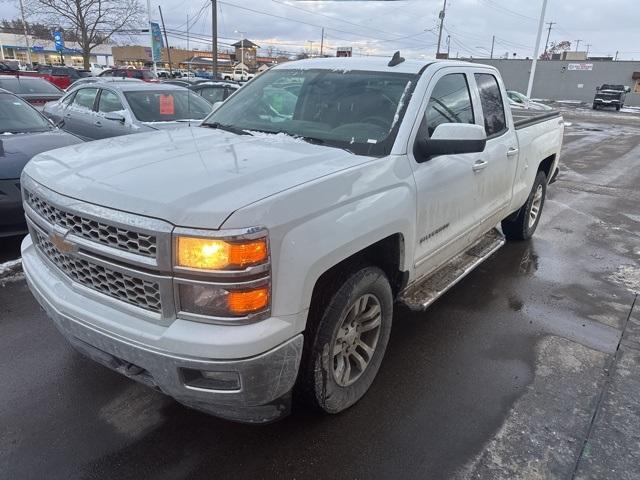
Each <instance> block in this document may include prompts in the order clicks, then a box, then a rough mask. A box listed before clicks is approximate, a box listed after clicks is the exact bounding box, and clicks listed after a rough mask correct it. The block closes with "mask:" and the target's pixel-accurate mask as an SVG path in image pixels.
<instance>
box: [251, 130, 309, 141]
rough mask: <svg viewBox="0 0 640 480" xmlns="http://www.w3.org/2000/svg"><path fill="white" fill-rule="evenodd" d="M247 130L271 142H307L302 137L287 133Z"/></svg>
mask: <svg viewBox="0 0 640 480" xmlns="http://www.w3.org/2000/svg"><path fill="white" fill-rule="evenodd" d="M245 132H249V133H250V134H251V135H253V136H254V137H257V138H260V139H264V140H268V141H269V142H270V143H305V142H304V140H302V139H301V138H297V137H295V136H291V135H287V134H286V133H282V132H280V133H266V132H257V131H255V130H245Z"/></svg>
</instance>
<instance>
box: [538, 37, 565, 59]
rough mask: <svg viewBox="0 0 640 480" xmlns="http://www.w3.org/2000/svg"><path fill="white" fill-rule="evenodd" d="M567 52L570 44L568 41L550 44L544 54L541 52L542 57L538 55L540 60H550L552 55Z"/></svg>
mask: <svg viewBox="0 0 640 480" xmlns="http://www.w3.org/2000/svg"><path fill="white" fill-rule="evenodd" d="M568 50H571V42H570V41H568V40H563V41H561V42H551V45H550V46H549V49H548V50H547V51H545V52H542V55H540V60H551V59H552V58H553V55H554V54H556V53H562V52H566V51H568Z"/></svg>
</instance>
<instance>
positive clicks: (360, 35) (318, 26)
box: [218, 0, 395, 42]
mask: <svg viewBox="0 0 640 480" xmlns="http://www.w3.org/2000/svg"><path fill="white" fill-rule="evenodd" d="M218 3H221V4H223V5H227V6H229V7H233V8H238V9H240V10H246V11H248V12H252V13H257V14H259V15H265V16H268V17H273V18H279V19H281V20H287V21H289V22H295V23H300V24H303V25H309V26H312V27H316V28H322V27H324V28H325V29H326V30H332V31H334V32H340V33H346V34H347V35H352V36H355V37H361V38H373V39H376V40H381V41H385V42H393V41H395V40H394V39H388V38H380V37H374V36H366V35H362V34H360V33H354V32H350V31H347V30H341V29H338V28H332V27H326V26H324V25H320V24H317V23H311V22H307V21H305V20H295V19H293V18H289V17H284V16H282V15H277V14H275V13H269V12H263V11H261V10H256V9H254V8H250V7H245V6H242V5H236V4H235V3H229V2H226V1H223V0H219V1H218Z"/></svg>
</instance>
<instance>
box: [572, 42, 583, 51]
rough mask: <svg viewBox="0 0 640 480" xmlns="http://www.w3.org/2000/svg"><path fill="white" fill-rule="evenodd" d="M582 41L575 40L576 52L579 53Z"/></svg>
mask: <svg viewBox="0 0 640 480" xmlns="http://www.w3.org/2000/svg"><path fill="white" fill-rule="evenodd" d="M581 41H582V40H574V42H576V52H577V51H578V47H579V46H580V42H581Z"/></svg>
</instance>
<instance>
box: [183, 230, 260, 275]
mask: <svg viewBox="0 0 640 480" xmlns="http://www.w3.org/2000/svg"><path fill="white" fill-rule="evenodd" d="M176 248H177V260H176V261H177V266H179V267H187V268H197V269H200V270H224V269H227V268H240V269H242V268H245V267H248V266H251V265H259V264H261V263H264V262H266V261H267V258H268V255H269V252H268V249H267V240H266V239H265V238H259V239H256V240H241V241H233V242H231V241H225V240H219V239H215V238H198V237H185V236H180V237H178V238H177V246H176Z"/></svg>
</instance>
